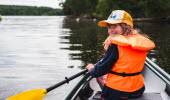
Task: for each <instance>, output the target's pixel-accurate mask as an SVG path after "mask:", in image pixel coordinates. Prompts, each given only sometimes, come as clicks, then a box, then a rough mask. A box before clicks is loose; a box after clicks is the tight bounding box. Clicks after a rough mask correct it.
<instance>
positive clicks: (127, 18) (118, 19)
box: [98, 10, 133, 27]
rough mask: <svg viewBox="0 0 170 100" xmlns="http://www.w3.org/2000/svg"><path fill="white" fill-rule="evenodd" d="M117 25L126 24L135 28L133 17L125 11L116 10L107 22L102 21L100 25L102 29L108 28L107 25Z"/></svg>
mask: <svg viewBox="0 0 170 100" xmlns="http://www.w3.org/2000/svg"><path fill="white" fill-rule="evenodd" d="M117 23H126V24H128V25H130V26H131V27H133V20H132V17H131V15H130V14H129V13H127V12H126V11H124V10H114V11H113V12H112V13H111V14H110V16H109V17H108V19H107V20H103V21H100V22H99V23H98V25H99V26H101V27H107V24H117Z"/></svg>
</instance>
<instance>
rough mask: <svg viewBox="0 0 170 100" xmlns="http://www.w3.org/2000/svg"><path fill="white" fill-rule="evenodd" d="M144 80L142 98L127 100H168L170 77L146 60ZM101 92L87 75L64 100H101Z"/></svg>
mask: <svg viewBox="0 0 170 100" xmlns="http://www.w3.org/2000/svg"><path fill="white" fill-rule="evenodd" d="M142 74H143V76H144V78H145V92H144V94H143V95H142V97H140V98H137V99H128V100H170V76H169V75H168V74H167V73H166V72H164V71H163V70H162V69H160V68H159V67H158V66H157V65H155V64H153V62H151V61H150V60H149V59H148V58H147V60H146V63H145V67H144V69H143V71H142ZM98 91H101V89H100V88H99V86H98V84H97V83H96V81H95V79H94V78H91V76H90V75H89V73H87V74H85V75H84V77H82V79H81V81H79V83H78V84H77V85H76V86H75V88H74V89H73V90H72V91H71V92H70V94H69V95H68V96H67V97H66V99H65V100H101V99H100V95H98Z"/></svg>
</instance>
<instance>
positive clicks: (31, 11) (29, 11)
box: [0, 5, 63, 15]
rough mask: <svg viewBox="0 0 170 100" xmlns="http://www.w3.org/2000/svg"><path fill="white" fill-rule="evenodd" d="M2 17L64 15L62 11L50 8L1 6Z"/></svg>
mask: <svg viewBox="0 0 170 100" xmlns="http://www.w3.org/2000/svg"><path fill="white" fill-rule="evenodd" d="M0 14H1V15H63V11H62V9H53V8H49V7H34V6H33V7H31V6H9V5H0Z"/></svg>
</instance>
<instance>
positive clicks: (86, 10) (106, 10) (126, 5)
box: [62, 0, 170, 18]
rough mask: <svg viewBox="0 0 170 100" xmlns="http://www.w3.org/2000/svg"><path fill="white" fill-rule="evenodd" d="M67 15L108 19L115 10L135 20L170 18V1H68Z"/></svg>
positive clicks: (64, 8)
mask: <svg viewBox="0 0 170 100" xmlns="http://www.w3.org/2000/svg"><path fill="white" fill-rule="evenodd" d="M62 5H63V11H64V13H65V14H67V15H74V16H85V17H97V18H107V17H108V16H109V14H110V13H111V12H112V11H113V10H118V9H119V10H120V9H122V10H125V11H127V12H129V13H130V14H131V15H132V17H134V18H148V17H167V16H170V0H156V1H155V0H81V1H80V0H66V1H65V2H64V3H63V4H62Z"/></svg>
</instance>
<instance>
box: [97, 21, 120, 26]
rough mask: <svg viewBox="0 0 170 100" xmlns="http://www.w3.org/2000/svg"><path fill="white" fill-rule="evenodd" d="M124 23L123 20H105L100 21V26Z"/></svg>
mask: <svg viewBox="0 0 170 100" xmlns="http://www.w3.org/2000/svg"><path fill="white" fill-rule="evenodd" d="M117 23H122V20H103V21H100V22H99V23H98V26H101V27H107V24H117Z"/></svg>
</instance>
